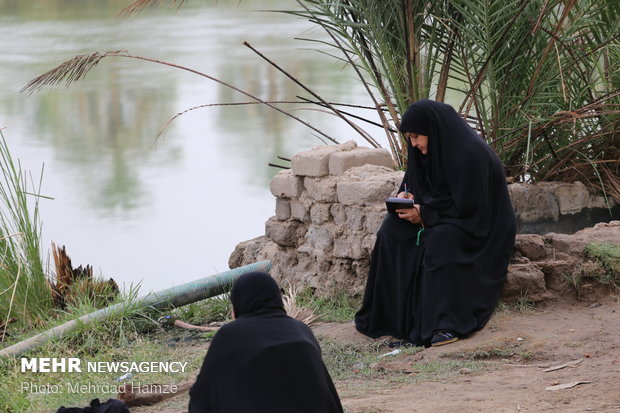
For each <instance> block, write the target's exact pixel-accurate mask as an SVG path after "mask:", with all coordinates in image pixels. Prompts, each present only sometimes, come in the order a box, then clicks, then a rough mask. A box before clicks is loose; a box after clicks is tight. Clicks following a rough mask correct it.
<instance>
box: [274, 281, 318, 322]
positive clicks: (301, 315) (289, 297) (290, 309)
mask: <svg viewBox="0 0 620 413" xmlns="http://www.w3.org/2000/svg"><path fill="white" fill-rule="evenodd" d="M300 292H301V288H300V287H299V286H297V285H292V284H289V285H288V287H287V289H286V292H285V294H284V295H283V296H282V301H283V302H284V309H285V310H286V313H287V314H288V315H289V317H292V318H294V319H296V320H299V321H301V322H303V323H305V324H307V325H308V326H313V325H314V324H315V323H316V321H317V320H318V319H319V316H318V315H317V314H315V312H314V311H313V310H311V309H309V308H306V307H301V306H298V305H297V296H298V295H299V293H300Z"/></svg>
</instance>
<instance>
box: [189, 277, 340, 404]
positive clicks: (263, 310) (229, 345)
mask: <svg viewBox="0 0 620 413" xmlns="http://www.w3.org/2000/svg"><path fill="white" fill-rule="evenodd" d="M230 299H231V301H232V305H233V316H234V317H235V320H234V321H232V322H231V323H229V324H227V325H225V326H223V327H222V328H221V329H220V330H219V331H218V332H217V334H216V335H215V337H214V338H213V342H212V343H211V346H210V347H209V350H208V351H207V355H206V357H205V359H204V362H203V364H202V368H201V369H200V373H199V374H198V378H197V379H196V383H195V384H194V385H193V386H192V388H191V390H190V400H189V413H247V412H253V413H261V412H265V413H267V412H269V413H289V412H300V413H304V412H307V413H316V412H325V413H337V412H340V413H342V411H343V410H342V406H341V405H340V399H339V398H338V394H337V393H336V388H335V387H334V384H333V383H332V380H331V378H330V376H329V373H328V372H327V369H326V368H325V365H324V364H323V360H322V359H321V350H320V348H319V345H318V343H317V341H316V339H315V338H314V335H313V334H312V331H311V330H310V329H309V328H308V326H306V325H305V324H304V323H302V322H300V321H297V320H295V319H293V318H290V317H288V316H287V315H286V312H285V311H284V306H283V303H282V295H281V293H280V289H279V288H278V285H277V284H276V282H275V281H274V280H273V278H271V277H270V276H269V275H268V274H265V273H261V272H253V273H248V274H244V275H242V276H241V277H239V278H238V279H237V280H236V281H235V283H234V284H233V288H232V291H231V294H230Z"/></svg>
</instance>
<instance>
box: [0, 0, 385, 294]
mask: <svg viewBox="0 0 620 413" xmlns="http://www.w3.org/2000/svg"><path fill="white" fill-rule="evenodd" d="M128 3H129V0H108V1H104V0H44V1H43V0H42V1H36V2H30V1H22V0H0V39H2V42H0V55H1V56H2V57H3V58H2V64H1V65H0V128H3V133H4V135H5V138H6V139H7V141H8V143H9V146H10V148H11V150H12V153H13V156H14V157H16V158H19V159H20V161H21V163H22V165H23V166H24V167H25V168H26V169H28V170H29V171H31V172H32V174H33V175H34V176H35V180H36V179H37V178H36V176H38V175H39V173H40V171H41V167H42V166H43V165H44V173H43V185H42V194H43V195H46V196H49V197H52V198H53V200H46V199H44V200H42V201H41V203H40V208H41V216H42V222H43V228H42V238H43V240H42V242H43V251H44V254H45V257H44V258H46V259H48V257H49V251H50V250H51V243H52V242H55V243H56V244H58V245H65V246H66V248H67V251H68V253H69V255H70V256H71V258H72V261H73V265H74V267H75V266H77V265H86V264H90V265H92V266H93V267H94V269H95V273H96V274H97V275H101V276H103V277H106V278H107V277H112V278H114V279H115V280H116V281H117V282H118V283H119V284H120V285H121V286H124V287H125V288H128V287H129V286H130V285H140V291H141V293H145V292H148V291H150V290H158V289H162V288H167V287H170V286H172V285H178V284H181V283H184V282H187V281H191V280H194V279H197V278H200V277H203V276H206V275H209V274H213V273H216V272H220V271H225V270H227V269H228V265H227V261H228V257H229V255H230V253H231V252H232V251H233V249H234V247H235V245H236V244H237V243H239V242H241V241H244V240H248V239H251V238H254V237H257V236H259V235H262V234H264V223H265V221H266V220H267V219H268V218H269V217H270V216H271V215H273V214H274V207H275V199H274V198H273V196H272V195H271V194H270V192H269V183H270V180H271V178H272V176H273V175H274V174H275V173H277V172H278V171H279V169H276V168H273V167H269V166H268V163H269V162H273V163H280V164H286V163H285V162H283V161H280V160H278V158H277V157H278V156H284V157H289V158H290V157H291V156H293V155H294V154H295V153H297V152H299V151H301V150H306V149H309V148H311V147H313V146H316V145H320V144H322V142H321V141H320V140H319V139H317V138H316V137H315V136H313V133H312V131H311V130H309V129H308V128H306V127H305V126H303V125H301V124H300V123H298V122H296V121H294V120H291V119H289V118H287V117H285V116H284V115H281V114H279V113H277V112H275V111H274V110H272V109H269V108H267V107H265V106H260V105H245V106H232V107H231V106H215V107H209V108H204V109H200V110H194V111H191V112H188V113H187V114H185V115H183V116H181V117H180V118H178V119H177V120H175V121H174V122H173V123H172V124H171V126H170V127H169V128H168V129H167V130H166V132H165V134H164V135H163V136H162V137H161V138H159V139H156V136H157V134H158V132H159V131H160V130H161V128H162V126H163V125H164V124H165V123H166V121H168V120H169V119H170V118H171V117H172V116H173V115H175V114H176V113H178V112H180V111H183V110H185V109H188V108H190V107H193V106H196V105H205V104H213V103H226V102H246V101H249V99H248V98H246V97H244V96H242V95H240V94H238V93H236V92H233V91H232V90H230V89H228V88H225V87H222V86H219V85H218V84H216V83H214V82H212V81H209V80H206V79H204V78H201V77H199V76H196V75H194V74H191V73H187V72H184V71H181V70H177V69H172V68H169V67H165V66H161V65H157V64H153V63H147V62H142V61H137V60H132V59H126V58H107V59H104V60H102V61H101V62H100V63H99V65H98V66H97V67H96V68H95V69H93V70H92V71H91V72H90V73H89V74H88V75H87V77H86V78H85V79H84V80H82V81H80V82H78V83H75V84H73V85H71V86H70V87H65V86H64V85H63V86H59V87H56V88H49V87H46V88H44V89H43V90H41V91H40V92H38V93H35V94H32V95H27V94H23V93H20V89H21V88H22V87H23V86H24V85H25V84H26V83H27V82H28V81H29V80H31V79H33V78H35V77H36V76H38V75H40V74H41V73H44V72H45V71H47V70H49V69H52V68H54V67H56V66H57V65H59V64H60V63H62V62H63V61H66V60H69V59H70V58H72V57H74V56H75V55H78V54H84V53H91V52H94V51H108V50H127V51H128V52H129V53H131V54H135V55H140V56H145V57H150V58H155V59H159V60H164V61H168V62H172V63H175V64H179V65H184V66H188V67H190V68H193V69H196V70H199V71H201V72H204V73H207V74H209V75H212V76H214V77H216V78H219V79H221V80H223V81H226V82H229V83H231V84H234V85H235V86H237V87H239V88H241V89H244V90H247V91H249V92H251V93H253V94H255V95H257V96H259V97H260V98H262V99H265V100H293V99H295V96H296V95H298V94H301V93H303V92H301V90H300V89H299V87H297V86H295V85H294V84H293V83H292V82H291V81H290V80H288V79H287V78H285V77H284V76H283V75H281V74H279V73H278V72H276V71H275V70H274V69H273V68H272V67H271V66H269V65H268V64H266V63H265V62H264V61H262V60H261V59H260V58H259V57H258V56H257V55H255V54H254V53H253V52H252V51H250V50H249V49H248V48H246V47H244V46H243V45H242V42H243V41H248V42H250V43H251V44H252V45H253V46H255V47H256V48H257V49H259V50H260V51H261V52H263V53H265V54H266V55H268V56H269V57H270V58H272V59H273V60H275V61H276V62H278V64H280V65H281V66H283V67H284V68H286V69H287V70H288V71H290V72H291V73H292V74H293V75H294V76H296V77H297V78H299V79H301V80H302V81H304V82H305V83H306V84H308V85H309V86H310V87H312V88H313V89H314V90H315V91H317V92H318V93H320V94H321V95H322V96H323V97H325V98H326V99H327V100H331V101H336V102H346V103H357V104H368V103H369V101H368V99H367V98H366V94H365V92H364V90H363V89H362V87H361V85H360V84H359V83H358V82H357V81H356V80H355V77H354V74H353V73H352V71H351V70H349V69H347V68H344V67H343V65H342V64H341V63H338V62H337V61H335V60H334V59H332V58H330V57H328V56H326V55H325V54H324V53H320V52H318V51H316V50H313V49H316V48H317V45H313V44H311V43H308V42H305V41H302V40H295V37H315V38H321V36H323V35H322V34H321V32H320V31H318V30H316V29H314V28H313V27H314V26H313V25H311V24H310V23H308V22H306V21H304V20H303V19H299V18H296V17H293V16H290V15H286V14H280V13H271V12H261V11H257V10H269V9H276V10H282V9H286V8H289V7H292V5H294V4H295V2H292V1H290V0H286V1H285V0H280V1H268V0H255V1H241V2H238V1H229V2H226V1H224V2H222V1H220V2H215V1H212V2H198V1H195V2H191V1H188V2H186V6H184V7H183V8H181V9H179V10H176V9H168V8H166V7H162V8H160V9H156V10H149V11H147V12H145V13H142V14H140V15H138V16H136V17H133V18H130V19H122V18H119V17H118V16H117V14H118V12H119V11H120V10H121V9H122V8H123V7H124V6H125V5H127V4H128ZM323 38H324V36H323ZM323 50H325V48H324V47H323ZM305 96H307V94H305ZM293 113H295V114H296V115H298V116H300V117H302V118H303V119H304V120H307V121H308V122H310V123H312V124H313V125H314V126H316V127H318V128H319V129H321V130H323V131H325V132H327V133H328V134H329V135H331V136H333V137H334V138H336V139H337V140H339V141H340V142H345V141H347V140H349V139H355V140H357V141H358V143H360V144H364V142H363V141H361V140H360V139H357V138H356V137H355V136H356V135H355V133H354V132H353V131H352V130H351V129H350V128H349V127H348V126H347V125H345V124H344V123H343V122H342V121H340V120H338V119H336V118H335V117H333V116H330V115H328V114H325V113H322V112H319V111H311V110H299V111H295V112H293ZM376 135H377V136H378V139H381V135H382V132H381V131H380V130H378V131H377V133H376ZM366 146H367V145H366Z"/></svg>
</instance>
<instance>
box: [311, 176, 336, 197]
mask: <svg viewBox="0 0 620 413" xmlns="http://www.w3.org/2000/svg"><path fill="white" fill-rule="evenodd" d="M337 182H338V179H337V178H336V177H333V176H328V177H325V178H312V177H308V176H307V177H305V179H304V186H305V188H306V193H307V194H308V196H309V197H311V198H312V199H315V200H317V201H319V202H335V201H336V184H337Z"/></svg>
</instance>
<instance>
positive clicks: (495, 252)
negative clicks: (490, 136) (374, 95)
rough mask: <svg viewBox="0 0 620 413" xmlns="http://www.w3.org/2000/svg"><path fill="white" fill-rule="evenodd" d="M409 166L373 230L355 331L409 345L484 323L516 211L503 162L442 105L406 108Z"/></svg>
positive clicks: (461, 333)
mask: <svg viewBox="0 0 620 413" xmlns="http://www.w3.org/2000/svg"><path fill="white" fill-rule="evenodd" d="M400 130H401V132H403V134H404V136H405V137H406V139H407V142H408V160H407V171H406V173H405V177H404V179H403V183H402V184H401V187H400V189H399V193H398V195H397V196H398V197H401V198H412V199H414V203H415V205H414V208H411V209H399V210H397V213H389V214H388V215H387V217H386V218H385V220H384V222H383V224H382V226H381V228H380V229H379V231H378V233H377V242H376V244H375V248H374V250H373V253H372V260H371V266H370V272H369V275H368V281H367V284H366V291H365V294H364V301H363V303H362V308H361V309H360V310H359V311H358V313H357V314H356V316H355V325H356V327H357V329H358V330H359V331H360V332H361V333H363V334H366V335H368V336H370V337H379V336H392V337H395V338H397V339H400V340H402V341H403V342H410V343H412V344H415V345H425V346H428V345H442V344H448V343H451V342H453V341H456V340H458V339H459V338H460V337H465V336H467V335H468V334H470V333H472V332H474V331H477V330H479V329H481V328H482V327H484V325H485V324H486V322H487V321H488V320H489V317H490V316H491V314H492V312H493V309H494V308H495V305H496V304H497V300H498V298H499V295H500V292H501V287H502V284H503V282H504V280H505V279H506V270H507V267H508V261H509V260H510V257H511V255H512V249H513V246H514V240H515V232H516V223H515V215H514V210H513V207H512V204H511V202H510V198H509V197H508V189H507V187H506V178H505V173H504V169H503V166H502V164H501V163H500V161H499V158H498V157H497V155H496V154H495V152H493V150H492V149H491V147H490V146H489V145H487V143H486V142H484V140H483V139H482V138H481V137H480V136H478V134H476V133H475V132H474V131H473V129H472V128H471V127H470V126H469V125H468V124H467V123H466V122H465V121H464V120H463V119H462V118H461V117H460V116H459V115H458V113H456V111H455V110H454V109H453V108H452V107H451V106H449V105H446V104H443V103H439V102H435V101H431V100H421V101H418V102H416V103H414V104H413V105H411V106H410V107H409V108H408V109H407V111H406V112H405V114H404V116H403V118H402V121H401V125H400Z"/></svg>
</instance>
